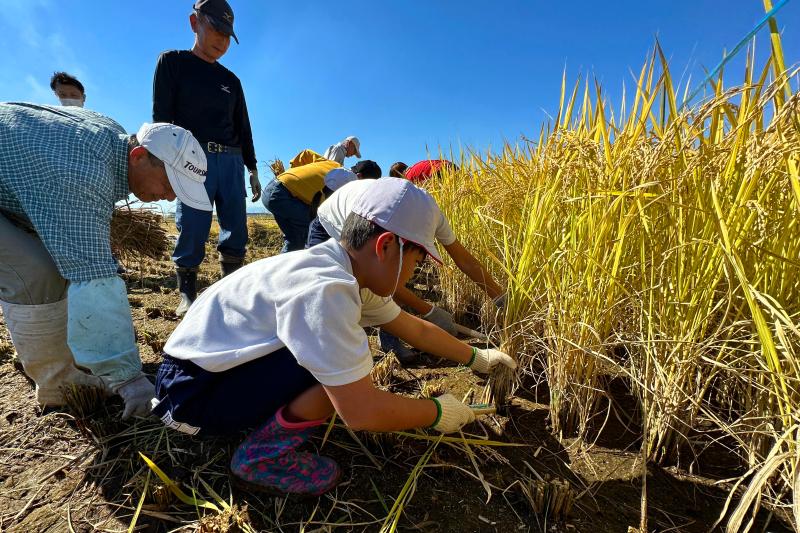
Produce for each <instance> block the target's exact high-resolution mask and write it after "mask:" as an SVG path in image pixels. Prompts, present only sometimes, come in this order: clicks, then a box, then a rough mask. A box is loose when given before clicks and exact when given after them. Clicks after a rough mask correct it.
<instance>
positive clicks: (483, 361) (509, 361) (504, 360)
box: [467, 348, 517, 374]
mask: <svg viewBox="0 0 800 533" xmlns="http://www.w3.org/2000/svg"><path fill="white" fill-rule="evenodd" d="M498 364H503V365H506V366H507V367H508V368H510V369H512V370H514V369H515V368H517V362H516V361H514V359H513V358H512V357H511V356H510V355H508V354H505V353H503V352H501V351H500V350H493V349H491V348H489V349H488V350H479V349H478V348H473V349H472V360H471V361H470V362H469V363H468V364H467V366H468V367H470V368H471V369H472V370H474V371H475V372H480V373H481V374H488V373H489V372H491V371H492V369H494V367H496V366H497V365H498Z"/></svg>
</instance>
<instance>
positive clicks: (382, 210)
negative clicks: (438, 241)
mask: <svg viewBox="0 0 800 533" xmlns="http://www.w3.org/2000/svg"><path fill="white" fill-rule="evenodd" d="M353 213H355V214H357V215H359V216H362V217H364V218H366V219H367V220H369V221H370V222H372V223H373V224H377V225H378V226H380V227H382V228H383V229H385V230H386V231H390V232H392V233H394V234H395V235H397V236H398V237H401V238H403V239H405V240H407V241H409V242H412V243H414V244H416V245H417V246H421V247H422V248H423V249H424V250H425V251H426V252H427V253H428V255H429V256H431V257H433V258H434V259H435V260H436V261H438V262H439V263H441V262H442V258H441V256H440V255H439V252H438V251H437V250H436V245H435V244H434V240H435V238H436V228H437V226H438V225H439V222H440V221H441V219H442V212H441V210H440V209H439V206H438V205H437V204H436V200H434V199H433V196H431V195H430V193H428V192H427V191H424V190H422V189H420V188H419V187H416V186H415V185H414V184H413V183H411V182H410V181H408V180H406V179H403V178H381V179H378V180H375V183H373V184H372V185H371V186H370V187H369V188H368V189H366V190H365V191H364V192H363V193H361V195H359V197H358V198H357V199H356V201H355V204H354V205H353Z"/></svg>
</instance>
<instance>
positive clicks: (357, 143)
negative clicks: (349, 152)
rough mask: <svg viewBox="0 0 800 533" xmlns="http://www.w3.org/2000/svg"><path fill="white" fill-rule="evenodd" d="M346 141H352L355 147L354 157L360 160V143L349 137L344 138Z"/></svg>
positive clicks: (355, 138) (356, 139) (356, 138)
mask: <svg viewBox="0 0 800 533" xmlns="http://www.w3.org/2000/svg"><path fill="white" fill-rule="evenodd" d="M346 141H353V144H354V145H355V146H356V157H357V158H359V159H361V141H359V140H358V137H353V136H352V135H351V136H350V137H347V138H345V142H346Z"/></svg>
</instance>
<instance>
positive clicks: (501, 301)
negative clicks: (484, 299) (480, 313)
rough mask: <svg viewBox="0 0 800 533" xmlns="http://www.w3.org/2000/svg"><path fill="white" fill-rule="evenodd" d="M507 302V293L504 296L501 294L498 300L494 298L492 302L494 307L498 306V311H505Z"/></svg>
mask: <svg viewBox="0 0 800 533" xmlns="http://www.w3.org/2000/svg"><path fill="white" fill-rule="evenodd" d="M507 301H508V293H507V292H504V293H503V294H501V295H500V296H498V297H497V298H492V302H494V305H495V306H497V308H498V309H505V308H506V302H507Z"/></svg>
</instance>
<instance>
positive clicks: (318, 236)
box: [306, 217, 331, 248]
mask: <svg viewBox="0 0 800 533" xmlns="http://www.w3.org/2000/svg"><path fill="white" fill-rule="evenodd" d="M330 238H331V236H330V235H328V232H327V231H325V228H324V227H323V225H322V224H321V223H320V221H319V217H317V218H315V219H314V220H312V221H311V224H309V225H308V239H307V240H306V248H311V247H312V246H316V245H318V244H319V243H321V242H325V241H327V240H328V239H330Z"/></svg>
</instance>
